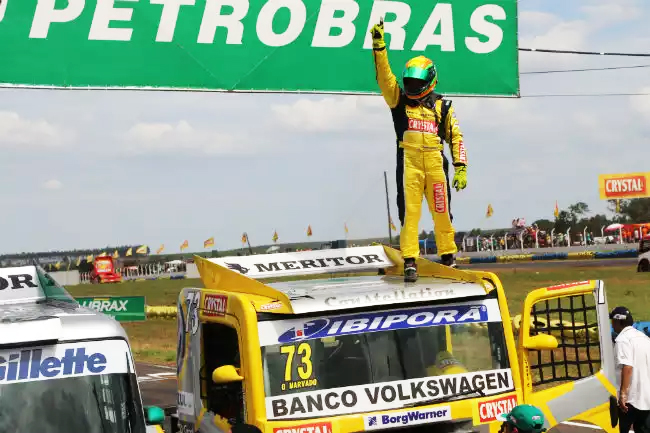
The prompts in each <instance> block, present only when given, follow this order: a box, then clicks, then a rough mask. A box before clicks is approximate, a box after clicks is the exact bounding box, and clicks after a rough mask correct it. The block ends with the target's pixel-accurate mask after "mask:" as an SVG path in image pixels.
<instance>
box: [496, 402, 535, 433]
mask: <svg viewBox="0 0 650 433" xmlns="http://www.w3.org/2000/svg"><path fill="white" fill-rule="evenodd" d="M497 419H498V420H500V421H505V422H507V423H509V424H511V425H512V426H514V427H516V428H517V430H519V431H520V432H532V433H542V432H545V431H546V429H545V428H544V413H543V412H542V411H541V410H539V409H538V408H536V407H535V406H531V405H529V404H520V405H519V406H515V407H514V408H513V409H512V410H511V411H510V412H508V413H502V414H501V415H498V416H497Z"/></svg>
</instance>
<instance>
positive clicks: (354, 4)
mask: <svg viewBox="0 0 650 433" xmlns="http://www.w3.org/2000/svg"><path fill="white" fill-rule="evenodd" d="M381 17H384V19H385V34H386V42H387V46H388V49H389V52H390V60H391V64H392V66H393V69H394V70H395V71H401V70H402V68H403V65H404V64H405V62H406V61H407V60H408V59H409V58H411V57H414V56H418V55H426V56H429V57H430V58H432V59H433V60H434V62H435V63H436V65H437V67H438V72H439V77H440V81H439V87H438V89H439V91H440V92H442V93H445V94H452V95H453V94H458V95H476V96H518V95H519V70H518V63H517V62H518V53H517V0H498V1H496V0H462V1H449V0H447V1H436V2H426V1H415V0H401V1H383V0H377V1H372V0H313V1H306V0H68V1H55V0H3V1H2V3H0V40H3V41H5V42H6V41H11V43H3V44H0V58H2V59H6V60H7V61H5V62H3V65H2V68H0V83H2V85H4V86H10V87H15V86H29V87H56V88H101V89H103V88H133V89H171V90H208V91H275V92H318V93H375V94H376V93H378V92H379V88H378V86H377V82H376V80H375V71H374V65H373V58H372V41H371V37H370V34H369V29H370V28H371V27H372V26H373V25H374V24H375V23H377V22H379V19H380V18H381Z"/></svg>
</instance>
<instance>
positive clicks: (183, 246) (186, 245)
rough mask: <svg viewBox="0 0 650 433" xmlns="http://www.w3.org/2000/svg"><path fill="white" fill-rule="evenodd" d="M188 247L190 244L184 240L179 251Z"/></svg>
mask: <svg viewBox="0 0 650 433" xmlns="http://www.w3.org/2000/svg"><path fill="white" fill-rule="evenodd" d="M189 246H190V243H189V242H188V241H187V239H186V240H185V241H183V243H182V244H181V251H183V250H184V249H185V248H188V247H189Z"/></svg>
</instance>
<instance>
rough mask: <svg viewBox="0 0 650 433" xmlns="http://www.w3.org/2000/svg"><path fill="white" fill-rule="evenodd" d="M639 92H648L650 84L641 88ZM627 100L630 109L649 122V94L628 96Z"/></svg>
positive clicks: (649, 91)
mask: <svg viewBox="0 0 650 433" xmlns="http://www.w3.org/2000/svg"><path fill="white" fill-rule="evenodd" d="M639 93H650V86H647V87H643V88H641V89H640V90H639ZM629 100H630V106H631V107H632V109H633V110H634V111H636V112H637V113H638V114H640V115H641V116H642V117H644V118H645V120H646V122H650V96H630V99H629Z"/></svg>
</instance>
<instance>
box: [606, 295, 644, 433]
mask: <svg viewBox="0 0 650 433" xmlns="http://www.w3.org/2000/svg"><path fill="white" fill-rule="evenodd" d="M609 318H610V320H611V321H612V328H614V333H615V334H616V339H615V340H614V353H615V357H616V378H617V380H618V382H619V383H618V386H619V392H618V407H619V415H618V417H619V429H620V432H621V433H628V432H629V431H630V427H632V426H633V427H634V432H635V433H650V338H648V336H646V335H645V334H644V333H643V332H641V331H639V330H637V329H635V328H634V327H633V326H632V325H633V324H634V319H633V318H632V313H630V310H628V309H627V308H625V307H616V308H614V309H613V310H612V311H611V313H609Z"/></svg>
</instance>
